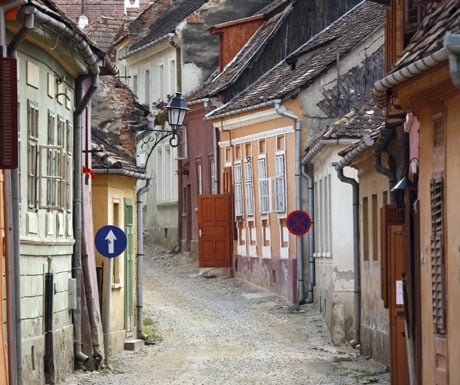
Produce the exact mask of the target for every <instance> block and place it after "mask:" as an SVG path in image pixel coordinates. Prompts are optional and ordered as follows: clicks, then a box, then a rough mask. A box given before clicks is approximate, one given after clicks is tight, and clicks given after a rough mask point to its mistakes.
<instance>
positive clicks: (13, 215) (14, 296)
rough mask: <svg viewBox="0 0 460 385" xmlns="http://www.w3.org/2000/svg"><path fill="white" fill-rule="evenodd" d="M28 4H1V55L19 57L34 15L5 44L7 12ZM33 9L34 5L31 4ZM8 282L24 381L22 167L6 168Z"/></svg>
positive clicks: (13, 347) (11, 326) (16, 362)
mask: <svg viewBox="0 0 460 385" xmlns="http://www.w3.org/2000/svg"><path fill="white" fill-rule="evenodd" d="M24 3H25V0H17V1H9V2H8V1H7V2H4V3H3V4H0V46H1V47H2V57H5V54H7V55H8V56H16V55H15V54H16V49H17V47H18V46H19V45H20V44H21V43H22V41H23V40H24V39H25V37H26V36H27V33H28V32H29V31H30V30H31V29H32V28H33V23H34V20H33V14H31V13H30V8H29V7H26V11H25V12H26V18H25V20H24V25H23V27H22V28H21V29H20V31H19V32H18V33H17V34H16V35H15V36H14V37H13V39H12V41H11V42H10V44H9V45H8V49H7V45H6V21H5V13H6V12H7V11H8V10H10V9H13V8H17V7H19V6H21V5H23V4H24ZM31 8H32V10H33V7H31ZM4 176H5V180H4V197H5V206H4V211H5V241H6V245H5V246H6V247H5V252H6V261H5V266H6V270H7V271H6V272H5V273H6V285H7V301H6V304H7V331H8V337H7V340H8V353H7V354H8V362H9V364H8V375H9V384H10V385H17V384H21V383H22V332H21V284H20V282H21V263H20V262H21V260H20V249H19V245H20V230H19V229H20V218H19V206H20V204H19V203H20V195H19V169H18V168H16V169H13V170H5V171H4Z"/></svg>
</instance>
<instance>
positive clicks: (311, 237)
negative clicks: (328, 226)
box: [302, 165, 316, 303]
mask: <svg viewBox="0 0 460 385" xmlns="http://www.w3.org/2000/svg"><path fill="white" fill-rule="evenodd" d="M302 175H303V176H304V177H305V178H306V179H307V189H308V194H307V197H308V198H307V199H308V203H307V205H308V209H307V210H308V214H309V215H310V217H311V218H312V225H313V224H314V219H313V218H315V210H314V207H315V206H314V190H313V177H312V176H311V175H310V174H308V173H307V171H306V170H305V165H304V167H302ZM314 250H315V226H311V229H310V231H309V232H308V283H307V298H306V299H305V303H313V300H314V299H313V287H314V286H315V284H316V282H315V280H316V271H315V257H314V255H313V252H314Z"/></svg>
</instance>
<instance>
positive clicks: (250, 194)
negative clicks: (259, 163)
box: [244, 158, 254, 216]
mask: <svg viewBox="0 0 460 385" xmlns="http://www.w3.org/2000/svg"><path fill="white" fill-rule="evenodd" d="M244 189H245V191H244V192H245V204H246V213H247V215H248V216H253V215H254V184H253V178H252V161H251V159H250V158H249V159H247V160H245V161H244Z"/></svg>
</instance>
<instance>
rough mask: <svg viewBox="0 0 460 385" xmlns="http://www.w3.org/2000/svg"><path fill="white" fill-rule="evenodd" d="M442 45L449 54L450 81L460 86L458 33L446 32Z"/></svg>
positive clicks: (459, 43) (459, 42)
mask: <svg viewBox="0 0 460 385" xmlns="http://www.w3.org/2000/svg"><path fill="white" fill-rule="evenodd" d="M444 45H445V47H446V48H447V50H448V54H449V71H450V78H451V79H452V83H454V85H455V86H456V87H457V88H460V34H457V33H455V34H454V33H450V32H447V33H446V36H445V39H444Z"/></svg>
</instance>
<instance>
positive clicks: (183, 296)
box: [66, 246, 389, 385]
mask: <svg viewBox="0 0 460 385" xmlns="http://www.w3.org/2000/svg"><path fill="white" fill-rule="evenodd" d="M144 267H145V271H144V318H145V319H149V320H153V321H154V325H153V326H154V329H155V330H154V331H155V334H156V337H157V339H158V341H157V342H156V343H155V344H153V345H146V346H144V347H143V348H142V349H141V350H139V351H136V352H130V351H125V352H123V353H121V354H118V355H114V356H112V357H110V369H108V368H107V369H104V370H102V371H99V372H77V373H75V375H73V376H72V377H71V378H69V379H68V380H67V381H66V383H68V384H71V385H75V384H111V385H114V384H136V385H141V384H152V385H153V384H158V385H159V384H161V385H179V384H183V385H198V384H199V385H258V384H260V385H262V384H263V385H271V384H273V385H275V384H276V385H306V384H315V385H319V384H327V385H348V384H371V383H372V384H389V374H388V372H387V369H386V367H385V366H384V365H382V364H381V363H377V362H375V361H373V360H371V359H366V358H365V357H361V356H359V355H358V354H357V352H356V351H355V350H353V349H352V348H351V347H348V346H341V347H335V346H333V345H332V344H331V343H330V341H329V333H328V331H327V329H326V327H325V325H324V323H323V320H322V318H321V316H320V314H319V313H318V311H317V310H316V309H315V308H314V306H312V305H304V306H301V307H296V306H291V305H290V304H289V303H288V302H286V300H284V299H283V298H281V297H279V296H276V295H273V294H272V293H270V292H268V291H266V290H264V289H261V288H260V287H257V286H255V285H252V284H250V283H247V282H244V281H241V280H238V279H234V278H228V277H224V276H222V275H219V274H217V273H216V271H212V270H211V271H206V272H203V271H200V270H199V269H198V267H197V262H196V261H192V260H191V259H190V258H187V257H185V256H182V255H171V254H167V253H166V252H165V251H164V250H162V249H160V248H157V247H152V246H148V247H146V256H145V260H144Z"/></svg>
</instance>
